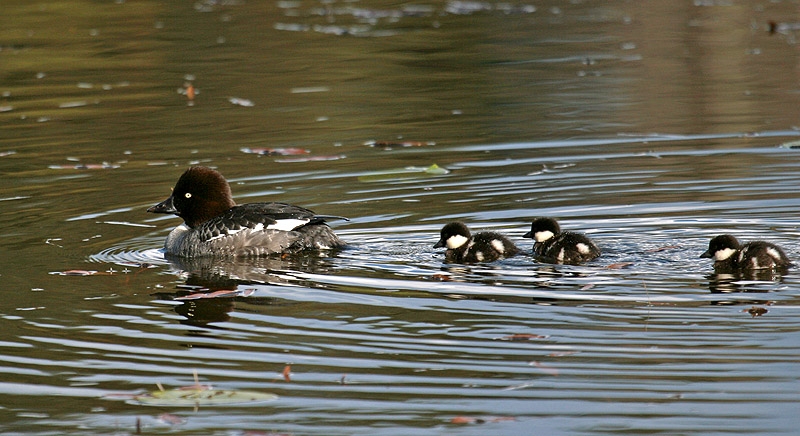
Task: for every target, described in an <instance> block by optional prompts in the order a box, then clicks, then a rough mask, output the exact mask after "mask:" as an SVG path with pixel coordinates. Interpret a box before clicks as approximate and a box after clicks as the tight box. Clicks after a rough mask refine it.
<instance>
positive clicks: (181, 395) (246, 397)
mask: <svg viewBox="0 0 800 436" xmlns="http://www.w3.org/2000/svg"><path fill="white" fill-rule="evenodd" d="M133 399H134V400H135V401H136V402H138V403H139V404H142V405H144V406H158V407H170V406H173V407H196V406H233V405H249V404H260V403H265V402H269V401H275V400H277V399H278V396H277V395H275V394H270V393H265V392H254V391H236V390H222V389H205V388H204V387H201V386H192V387H190V388H185V389H169V390H164V391H161V390H159V391H154V392H150V393H148V394H143V395H137V396H135V397H134V398H133Z"/></svg>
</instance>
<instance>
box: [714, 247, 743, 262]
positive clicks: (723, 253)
mask: <svg viewBox="0 0 800 436" xmlns="http://www.w3.org/2000/svg"><path fill="white" fill-rule="evenodd" d="M733 253H736V250H734V249H733V248H723V249H722V250H717V252H716V253H714V259H715V260H718V261H719V260H725V259H727V258H729V257H731V256H732V255H733ZM740 260H741V259H740Z"/></svg>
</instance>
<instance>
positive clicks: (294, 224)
mask: <svg viewBox="0 0 800 436" xmlns="http://www.w3.org/2000/svg"><path fill="white" fill-rule="evenodd" d="M309 221H311V220H309V219H284V220H277V222H276V223H275V224H270V225H268V226H267V229H268V230H283V231H286V232H289V231H292V230H294V229H296V228H298V227H300V226H303V225H306V224H308V222H309ZM258 225H259V226H261V228H258V226H256V228H255V229H253V230H263V229H264V226H263V225H262V224H261V223H259V224H258Z"/></svg>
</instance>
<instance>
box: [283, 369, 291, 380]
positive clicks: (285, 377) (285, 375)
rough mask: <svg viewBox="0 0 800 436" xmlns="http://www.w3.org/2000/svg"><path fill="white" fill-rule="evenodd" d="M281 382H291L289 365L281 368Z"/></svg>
mask: <svg viewBox="0 0 800 436" xmlns="http://www.w3.org/2000/svg"><path fill="white" fill-rule="evenodd" d="M283 380H285V381H287V382H290V381H292V367H291V366H289V365H286V366H285V367H284V368H283Z"/></svg>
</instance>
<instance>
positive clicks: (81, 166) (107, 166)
mask: <svg viewBox="0 0 800 436" xmlns="http://www.w3.org/2000/svg"><path fill="white" fill-rule="evenodd" d="M48 168H50V169H51V170H109V169H115V168H119V165H116V164H110V163H107V162H103V163H102V164H76V165H50V166H48Z"/></svg>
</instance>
